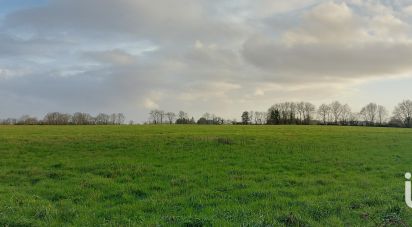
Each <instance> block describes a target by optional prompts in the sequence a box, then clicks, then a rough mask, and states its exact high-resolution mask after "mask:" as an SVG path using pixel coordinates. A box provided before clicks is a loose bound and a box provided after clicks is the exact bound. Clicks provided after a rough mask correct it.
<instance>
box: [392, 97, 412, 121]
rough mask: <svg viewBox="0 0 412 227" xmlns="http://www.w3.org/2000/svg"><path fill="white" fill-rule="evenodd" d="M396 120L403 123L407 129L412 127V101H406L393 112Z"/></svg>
mask: <svg viewBox="0 0 412 227" xmlns="http://www.w3.org/2000/svg"><path fill="white" fill-rule="evenodd" d="M393 115H394V116H393V117H394V119H396V120H398V121H401V122H402V123H403V125H404V126H405V127H407V128H410V127H412V101H411V100H404V101H402V102H401V103H399V104H398V105H397V106H396V107H395V110H394V111H393Z"/></svg>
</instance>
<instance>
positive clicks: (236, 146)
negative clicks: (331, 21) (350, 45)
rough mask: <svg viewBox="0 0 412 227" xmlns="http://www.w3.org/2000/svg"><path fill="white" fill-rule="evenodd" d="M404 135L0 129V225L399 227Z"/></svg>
mask: <svg viewBox="0 0 412 227" xmlns="http://www.w3.org/2000/svg"><path fill="white" fill-rule="evenodd" d="M411 149H412V131H411V130H410V129H390V128H367V127H365V128H363V127H362V128H361V127H322V126H262V125H260V126H226V125H225V126H213V125H210V126H198V125H157V126H154V125H147V126H1V127H0V157H1V158H0V226H33V225H34V226H61V225H74V226H95V225H110V226H133V225H143V226H147V225H150V226H156V225H161V226H170V225H172V226H212V225H213V226H226V225H235V226H240V225H241V226H377V225H378V226H386V225H397V226H403V225H406V224H410V223H412V210H411V209H409V208H407V207H406V205H405V204H404V202H403V196H404V195H403V187H404V185H403V184H404V178H403V175H404V173H405V172H407V171H412V169H411V168H412V167H411V163H412V156H411V155H410V154H411V152H412V150H411Z"/></svg>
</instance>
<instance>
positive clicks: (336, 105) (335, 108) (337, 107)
mask: <svg viewBox="0 0 412 227" xmlns="http://www.w3.org/2000/svg"><path fill="white" fill-rule="evenodd" d="M330 111H331V113H332V116H333V120H334V122H335V124H338V122H339V119H340V117H341V114H342V104H341V103H340V102H338V101H334V102H332V103H331V104H330Z"/></svg>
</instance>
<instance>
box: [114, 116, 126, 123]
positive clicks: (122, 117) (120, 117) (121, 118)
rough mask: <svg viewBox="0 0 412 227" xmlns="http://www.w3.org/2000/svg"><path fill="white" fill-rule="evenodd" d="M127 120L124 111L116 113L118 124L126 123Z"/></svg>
mask: <svg viewBox="0 0 412 227" xmlns="http://www.w3.org/2000/svg"><path fill="white" fill-rule="evenodd" d="M125 120H126V117H125V116H124V114H123V113H118V114H116V122H115V123H116V124H117V125H122V124H124V121H125Z"/></svg>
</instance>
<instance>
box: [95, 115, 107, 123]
mask: <svg viewBox="0 0 412 227" xmlns="http://www.w3.org/2000/svg"><path fill="white" fill-rule="evenodd" d="M109 123H110V115H108V114H105V113H100V114H99V115H97V116H96V124H99V125H108V124H109Z"/></svg>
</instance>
